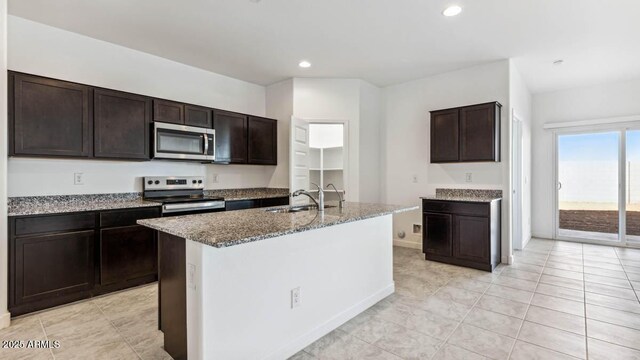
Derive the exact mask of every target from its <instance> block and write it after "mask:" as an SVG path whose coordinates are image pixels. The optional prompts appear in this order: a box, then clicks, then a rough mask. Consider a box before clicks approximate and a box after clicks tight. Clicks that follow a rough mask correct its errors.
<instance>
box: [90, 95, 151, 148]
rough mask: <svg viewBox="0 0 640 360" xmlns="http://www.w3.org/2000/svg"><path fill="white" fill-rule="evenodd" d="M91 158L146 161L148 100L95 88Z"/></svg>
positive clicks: (149, 116)
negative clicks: (93, 138)
mask: <svg viewBox="0 0 640 360" xmlns="http://www.w3.org/2000/svg"><path fill="white" fill-rule="evenodd" d="M94 113H95V115H94V119H95V121H94V122H95V125H94V126H95V135H94V137H95V145H94V148H95V157H99V158H117V159H134V160H148V159H149V151H150V149H149V147H150V144H149V137H150V130H149V124H150V120H151V99H150V98H148V97H145V96H141V95H134V94H129V93H123V92H119V91H112V90H105V89H95V94H94Z"/></svg>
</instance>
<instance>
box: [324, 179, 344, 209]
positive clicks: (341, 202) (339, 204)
mask: <svg viewBox="0 0 640 360" xmlns="http://www.w3.org/2000/svg"><path fill="white" fill-rule="evenodd" d="M329 186H331V187H332V188H333V190H335V191H336V194H338V198H339V199H340V201H339V202H338V209H341V210H342V208H343V207H344V197H342V193H341V192H340V191H338V189H337V188H336V186H335V185H333V183H329V184H328V185H327V188H328V187H329Z"/></svg>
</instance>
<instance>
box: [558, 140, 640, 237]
mask: <svg viewBox="0 0 640 360" xmlns="http://www.w3.org/2000/svg"><path fill="white" fill-rule="evenodd" d="M620 141H621V132H619V131H611V132H598V133H585V134H572V135H560V136H558V188H559V191H558V209H559V220H560V222H559V235H561V236H570V237H580V238H591V239H601V240H617V239H618V238H619V231H620V229H619V222H620V209H621V207H620V205H621V204H619V202H620V200H619V199H620V195H619V194H620V193H619V191H621V190H622V189H619V183H620V181H619V176H620V175H619V174H620V171H619V170H620V169H619V167H620V159H619V147H620ZM623 170H624V172H623V173H624V176H625V179H626V189H625V190H626V191H625V200H624V201H625V207H626V215H625V219H626V234H627V235H628V236H629V237H631V238H634V237H637V239H640V131H636V130H633V131H627V132H626V163H625V164H624V169H623Z"/></svg>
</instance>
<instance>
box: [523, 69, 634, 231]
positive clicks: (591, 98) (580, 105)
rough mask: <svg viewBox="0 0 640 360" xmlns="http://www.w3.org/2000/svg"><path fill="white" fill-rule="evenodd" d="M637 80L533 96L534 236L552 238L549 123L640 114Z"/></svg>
mask: <svg viewBox="0 0 640 360" xmlns="http://www.w3.org/2000/svg"><path fill="white" fill-rule="evenodd" d="M638 94H640V79H636V80H630V81H625V82H616V83H609V84H601V85H595V86H588V87H580V88H575V89H568V90H562V91H556V92H549V93H542V94H536V95H534V96H533V130H532V134H533V145H532V147H533V149H534V151H533V165H532V169H533V171H532V179H531V183H532V185H533V188H532V199H533V200H532V204H533V213H532V218H533V224H532V232H533V236H536V237H543V238H551V237H552V236H553V218H554V216H555V215H554V213H553V208H554V206H553V192H554V184H553V181H554V180H553V162H554V160H553V159H554V154H553V149H552V147H553V131H552V130H544V129H543V126H544V124H545V123H548V122H566V121H576V120H591V119H605V118H610V117H618V116H628V115H640V101H639V97H638Z"/></svg>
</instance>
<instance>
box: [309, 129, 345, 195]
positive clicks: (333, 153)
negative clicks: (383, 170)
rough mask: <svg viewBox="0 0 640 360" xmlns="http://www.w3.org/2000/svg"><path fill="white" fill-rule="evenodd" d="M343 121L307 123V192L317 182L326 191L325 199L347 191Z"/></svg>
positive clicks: (315, 189) (313, 189)
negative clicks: (308, 184)
mask: <svg viewBox="0 0 640 360" xmlns="http://www.w3.org/2000/svg"><path fill="white" fill-rule="evenodd" d="M345 125H346V124H344V123H340V122H310V123H309V155H310V158H309V160H310V164H309V181H310V185H311V186H310V189H311V190H310V192H312V193H317V192H318V190H317V188H315V185H313V184H317V185H318V186H319V187H320V188H322V189H323V190H324V192H325V200H328V201H330V200H339V199H340V197H344V196H345V195H346V187H347V181H346V168H347V156H346V155H347V154H346V153H347V148H346V140H347V138H346V126H345Z"/></svg>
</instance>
